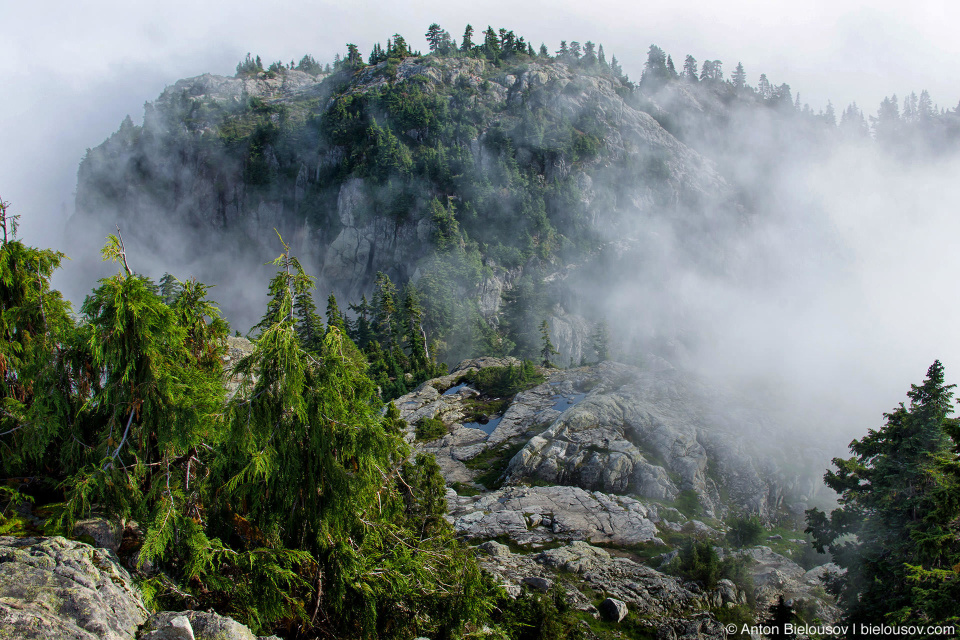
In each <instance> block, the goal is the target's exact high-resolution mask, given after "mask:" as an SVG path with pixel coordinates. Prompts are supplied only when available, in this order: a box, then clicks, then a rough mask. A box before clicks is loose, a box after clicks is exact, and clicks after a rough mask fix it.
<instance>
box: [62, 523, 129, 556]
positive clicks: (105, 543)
mask: <svg viewBox="0 0 960 640" xmlns="http://www.w3.org/2000/svg"><path fill="white" fill-rule="evenodd" d="M73 537H74V538H77V539H78V540H81V541H83V542H87V543H89V544H90V545H92V546H94V547H97V548H98V549H109V550H110V551H113V552H114V553H116V552H117V550H118V549H119V548H120V540H121V538H122V537H123V527H122V526H121V525H120V523H119V522H117V521H111V520H107V519H105V518H87V519H86V520H80V521H79V522H77V523H76V524H75V525H73Z"/></svg>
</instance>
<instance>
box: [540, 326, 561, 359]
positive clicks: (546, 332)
mask: <svg viewBox="0 0 960 640" xmlns="http://www.w3.org/2000/svg"><path fill="white" fill-rule="evenodd" d="M540 344H541V346H540V358H541V361H542V363H543V366H545V367H552V366H553V363H552V362H551V361H550V358H552V357H553V356H557V355H560V352H559V351H557V348H556V347H555V346H553V342H551V340H550V325H549V324H547V321H546V320H544V321H543V322H541V323H540Z"/></svg>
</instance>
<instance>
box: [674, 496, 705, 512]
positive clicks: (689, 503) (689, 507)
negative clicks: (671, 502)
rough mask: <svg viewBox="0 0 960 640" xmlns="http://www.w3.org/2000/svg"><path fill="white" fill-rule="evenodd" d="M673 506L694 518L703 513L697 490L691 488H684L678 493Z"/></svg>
mask: <svg viewBox="0 0 960 640" xmlns="http://www.w3.org/2000/svg"><path fill="white" fill-rule="evenodd" d="M675 506H676V507H677V509H679V510H680V511H682V512H683V513H684V514H685V515H687V516H689V517H691V518H695V517H697V516H699V515H700V514H701V513H703V507H702V506H701V505H700V496H698V495H697V492H696V491H694V490H693V489H684V490H683V491H681V492H680V493H678V494H677V499H676V501H675Z"/></svg>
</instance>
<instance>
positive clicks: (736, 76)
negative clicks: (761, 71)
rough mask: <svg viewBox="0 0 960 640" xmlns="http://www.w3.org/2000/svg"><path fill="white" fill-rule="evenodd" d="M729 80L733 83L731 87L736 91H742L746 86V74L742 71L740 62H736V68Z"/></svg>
mask: <svg viewBox="0 0 960 640" xmlns="http://www.w3.org/2000/svg"><path fill="white" fill-rule="evenodd" d="M730 79H731V80H732V81H733V86H734V88H736V89H743V88H744V87H746V86H747V72H746V71H744V69H743V63H742V62H737V68H736V69H734V71H733V75H732V76H730Z"/></svg>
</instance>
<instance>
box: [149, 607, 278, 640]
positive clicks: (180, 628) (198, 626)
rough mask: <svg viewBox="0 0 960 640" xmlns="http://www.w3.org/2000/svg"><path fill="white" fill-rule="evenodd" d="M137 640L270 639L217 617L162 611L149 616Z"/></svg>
mask: <svg viewBox="0 0 960 640" xmlns="http://www.w3.org/2000/svg"><path fill="white" fill-rule="evenodd" d="M176 634H181V635H176ZM187 634H189V635H187ZM139 640H269V638H268V637H267V636H260V637H258V636H255V635H253V632H252V631H250V629H249V628H248V627H247V626H246V625H242V624H240V623H239V622H237V621H236V620H234V619H233V618H228V617H226V616H221V615H217V614H216V613H207V612H206V611H163V612H161V613H155V614H153V615H152V616H150V619H149V620H147V622H146V624H144V625H143V628H142V629H141V630H140V635H139Z"/></svg>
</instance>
